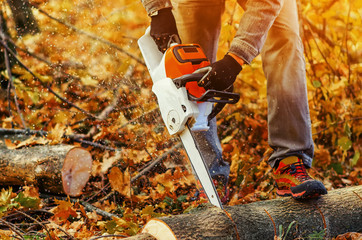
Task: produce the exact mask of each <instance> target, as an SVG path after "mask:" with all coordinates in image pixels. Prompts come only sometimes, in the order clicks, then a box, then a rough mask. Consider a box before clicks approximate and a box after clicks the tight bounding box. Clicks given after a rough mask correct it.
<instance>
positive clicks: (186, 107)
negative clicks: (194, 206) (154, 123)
mask: <svg viewBox="0 0 362 240" xmlns="http://www.w3.org/2000/svg"><path fill="white" fill-rule="evenodd" d="M138 45H139V48H140V50H141V53H142V55H143V58H144V60H145V63H146V66H147V68H148V71H149V73H150V75H151V78H152V82H153V86H152V91H153V92H154V93H155V95H156V97H157V102H158V105H159V108H160V112H161V117H162V119H163V121H164V123H165V125H166V128H167V130H168V132H169V133H170V135H178V136H179V137H180V139H181V142H182V144H183V146H184V148H185V151H186V153H187V155H188V158H189V160H190V162H191V165H192V168H193V170H194V172H195V174H196V175H197V178H198V179H199V181H200V183H201V185H202V187H203V189H204V191H205V194H206V196H207V198H208V200H209V202H210V203H211V204H213V205H215V206H217V207H219V208H223V207H222V204H221V201H220V199H219V195H218V193H217V191H216V189H215V186H214V184H213V181H212V178H211V176H210V173H209V170H208V167H207V165H206V164H205V161H204V159H203V156H202V154H201V152H200V150H199V148H198V146H197V144H196V142H195V139H194V138H193V135H192V134H191V131H195V132H196V131H207V130H208V129H209V121H210V120H211V119H212V118H214V117H215V116H216V115H217V114H218V113H219V112H220V111H221V110H222V108H223V107H224V106H225V105H226V104H228V103H231V104H233V103H236V102H238V101H239V98H240V96H239V94H235V93H231V92H224V91H217V90H207V91H206V90H205V89H204V88H202V87H199V86H198V84H197V83H198V82H199V81H201V80H202V79H203V78H204V77H205V76H206V75H207V73H208V71H210V70H211V67H209V65H210V62H209V60H208V59H207V57H206V55H205V54H204V52H203V51H202V49H201V47H200V46H199V45H197V44H177V43H171V44H170V46H169V48H168V49H167V50H166V52H165V53H164V54H163V53H161V52H160V51H159V50H158V48H157V45H156V43H155V42H154V40H153V39H152V37H151V36H150V28H149V27H148V28H147V30H146V32H145V34H144V35H143V36H142V37H141V38H140V39H139V40H138Z"/></svg>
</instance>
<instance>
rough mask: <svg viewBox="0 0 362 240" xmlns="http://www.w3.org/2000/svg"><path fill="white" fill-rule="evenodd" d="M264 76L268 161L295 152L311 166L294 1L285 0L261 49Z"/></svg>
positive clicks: (274, 160)
mask: <svg viewBox="0 0 362 240" xmlns="http://www.w3.org/2000/svg"><path fill="white" fill-rule="evenodd" d="M261 54H262V61H263V70H264V74H265V76H266V78H267V99H268V131H269V132H268V136H269V145H270V146H271V147H272V148H273V149H274V153H273V154H272V156H271V157H270V160H269V164H270V165H271V166H272V167H273V166H274V165H275V163H276V162H277V161H278V160H280V159H283V158H285V157H287V156H291V155H296V156H299V157H301V158H302V159H303V162H304V164H305V165H306V167H310V166H311V164H312V159H313V150H314V149H313V148H314V146H313V139H312V134H311V123H310V115H309V107H308V99H307V89H306V76H305V61H304V56H303V45H302V42H301V39H300V36H299V24H298V12H297V5H296V1H295V0H285V1H284V5H283V7H282V10H281V12H280V14H279V16H278V17H277V18H276V20H275V22H274V23H273V25H272V27H271V28H270V30H269V32H268V36H267V39H266V42H265V44H264V47H263V49H262V52H261Z"/></svg>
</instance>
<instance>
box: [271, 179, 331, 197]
mask: <svg viewBox="0 0 362 240" xmlns="http://www.w3.org/2000/svg"><path fill="white" fill-rule="evenodd" d="M324 194H327V190H326V188H325V187H324V185H323V184H322V183H321V182H319V181H316V180H312V181H307V182H304V183H302V184H300V185H298V186H295V187H291V188H290V190H289V189H288V190H277V195H278V196H281V197H289V196H291V197H293V198H294V199H296V200H303V199H311V198H316V197H319V196H321V195H324Z"/></svg>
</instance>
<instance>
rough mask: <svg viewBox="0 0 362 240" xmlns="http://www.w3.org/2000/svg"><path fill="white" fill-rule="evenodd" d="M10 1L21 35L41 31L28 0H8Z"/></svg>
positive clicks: (17, 29)
mask: <svg viewBox="0 0 362 240" xmlns="http://www.w3.org/2000/svg"><path fill="white" fill-rule="evenodd" d="M8 3H9V6H10V9H11V12H12V14H13V18H14V21H15V26H16V31H17V33H18V35H19V36H24V35H26V34H35V33H37V32H39V27H38V23H37V21H36V20H35V18H34V15H33V12H32V11H31V6H30V4H29V1H28V0H8Z"/></svg>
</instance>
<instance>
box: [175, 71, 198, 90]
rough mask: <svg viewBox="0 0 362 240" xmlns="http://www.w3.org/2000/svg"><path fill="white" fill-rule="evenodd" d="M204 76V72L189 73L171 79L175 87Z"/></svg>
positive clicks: (196, 80)
mask: <svg viewBox="0 0 362 240" xmlns="http://www.w3.org/2000/svg"><path fill="white" fill-rule="evenodd" d="M204 76H205V74H204V73H201V72H200V73H190V74H185V75H182V76H181V77H178V78H175V79H173V82H174V83H175V85H176V87H177V88H180V87H184V86H185V85H186V83H188V82H198V81H199V80H200V79H202V78H203V77H204Z"/></svg>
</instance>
